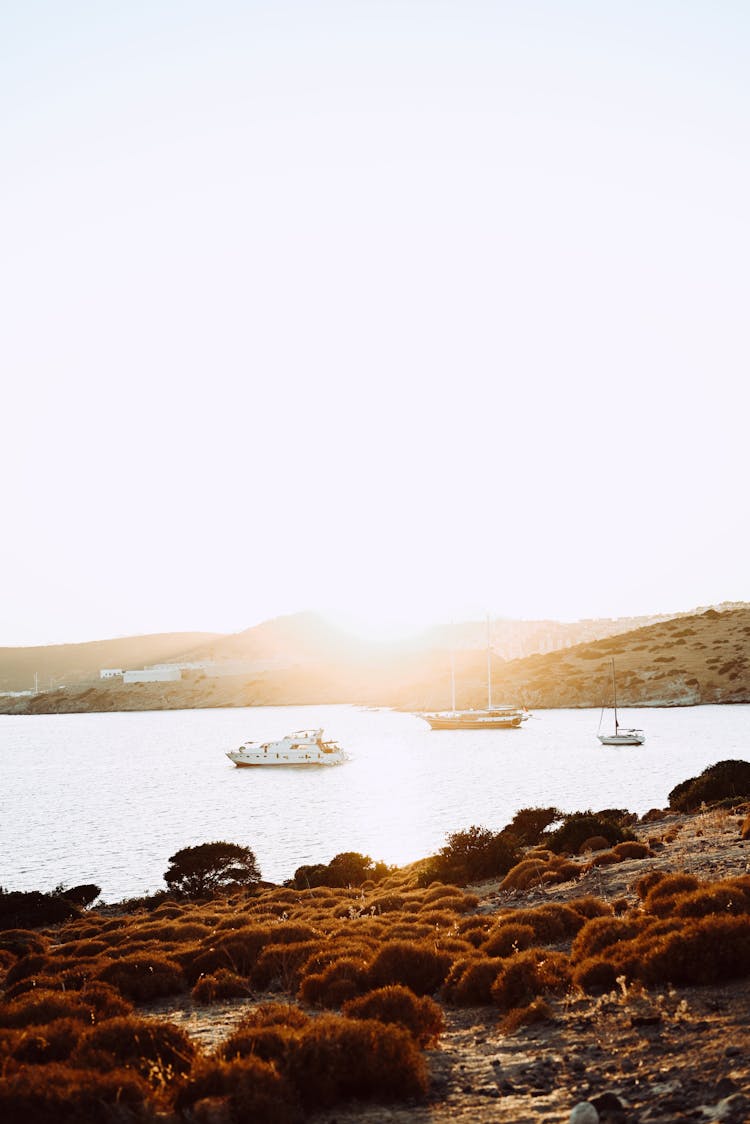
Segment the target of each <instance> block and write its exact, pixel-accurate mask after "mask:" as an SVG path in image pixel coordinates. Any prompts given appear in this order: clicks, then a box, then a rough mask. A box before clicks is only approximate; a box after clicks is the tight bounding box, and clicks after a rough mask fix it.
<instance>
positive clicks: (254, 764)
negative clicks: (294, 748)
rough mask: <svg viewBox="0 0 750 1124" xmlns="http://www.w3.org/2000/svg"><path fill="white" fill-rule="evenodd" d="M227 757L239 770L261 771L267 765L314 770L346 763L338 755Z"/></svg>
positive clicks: (239, 755) (233, 753)
mask: <svg viewBox="0 0 750 1124" xmlns="http://www.w3.org/2000/svg"><path fill="white" fill-rule="evenodd" d="M227 757H228V758H229V760H230V761H233V762H234V764H235V765H236V766H237V767H238V768H240V769H253V768H261V769H262V768H264V767H268V766H269V765H282V766H286V767H290V766H291V767H292V768H296V769H299V768H314V767H315V766H319V765H322V766H323V767H324V768H325V767H329V768H330V767H331V766H332V765H343V763H344V761H346V758H345V757H343V756H340V755H338V754H336V755H332V756H331V758H330V759H329V758H319V757H303V758H297V757H289V756H284V755H280V756H271V755H268V756H262V757H251V756H249V755H243V754H241V753H235V752H230V753H227Z"/></svg>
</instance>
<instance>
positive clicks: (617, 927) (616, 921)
mask: <svg viewBox="0 0 750 1124" xmlns="http://www.w3.org/2000/svg"><path fill="white" fill-rule="evenodd" d="M643 927H644V926H643V924H642V922H641V921H639V920H635V919H633V920H625V919H624V918H617V917H594V918H592V919H591V920H590V921H587V922H586V924H585V925H584V927H583V928H582V929H581V931H580V933H578V935H577V936H576V937H575V939H574V941H573V944H572V947H571V950H570V956H571V959H572V960H573V961H575V962H579V961H581V960H586V959H588V957H590V956H596V955H597V954H598V953H600V952H601V951H602V949H604V948H607V947H608V946H610V945H613V944H617V942H618V941H628V940H631V939H632V938H633V937H636V936H637V935H638V933H639V932H640V931H641V929H642V928H643Z"/></svg>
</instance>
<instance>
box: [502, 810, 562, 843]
mask: <svg viewBox="0 0 750 1124" xmlns="http://www.w3.org/2000/svg"><path fill="white" fill-rule="evenodd" d="M560 819H562V812H561V811H560V810H559V809H558V808H521V809H520V811H518V812H516V814H515V816H514V817H513V819H512V820H511V821H510V823H509V824H508V826H507V828H506V829H505V830H506V831H508V832H509V833H510V834H512V835H514V836H515V837H516V839H518V841H519V842H520V843H523V844H524V845H525V846H530V845H532V844H534V843H538V842H539V841H540V839H541V838H542V835H543V833H544V830H545V828H548V827H549V825H550V824H552V823H555V821H556V820H560Z"/></svg>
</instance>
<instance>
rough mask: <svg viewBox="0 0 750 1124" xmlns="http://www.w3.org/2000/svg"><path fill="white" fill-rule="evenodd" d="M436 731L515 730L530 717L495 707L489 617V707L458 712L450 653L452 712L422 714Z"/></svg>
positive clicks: (513, 709)
mask: <svg viewBox="0 0 750 1124" xmlns="http://www.w3.org/2000/svg"><path fill="white" fill-rule="evenodd" d="M419 717H420V718H424V720H425V722H429V724H430V727H431V729H433V730H516V729H518V727H519V726H520V725H521V723H523V722H525V721H526V720H527V718H530V717H531V715H530V714H529V712H528V710H527V709H526V707H525V706H524V707H523V708H519V707H517V706H495V705H493V702H492V649H491V646H490V621H489V617H488V618H487V707H486V709H484V710H456V668H455V660H454V658H453V655H452V654H451V709H450V710H440V711H433V712H431V713H423V714H420V715H419Z"/></svg>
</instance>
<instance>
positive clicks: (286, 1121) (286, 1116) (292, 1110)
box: [175, 1056, 299, 1124]
mask: <svg viewBox="0 0 750 1124" xmlns="http://www.w3.org/2000/svg"><path fill="white" fill-rule="evenodd" d="M208 1098H212V1099H213V1098H221V1099H222V1100H224V1102H225V1103H226V1104H227V1105H228V1107H229V1109H230V1113H229V1119H230V1120H236V1121H240V1120H246V1121H252V1122H253V1124H296V1121H297V1120H298V1119H299V1111H298V1108H297V1103H296V1098H295V1096H294V1093H293V1091H292V1090H291V1088H290V1087H289V1084H288V1082H287V1081H286V1079H285V1078H284V1077H283V1076H282V1075H281V1074H279V1073H278V1072H277V1070H276V1069H275V1067H274V1066H272V1065H269V1063H268V1062H264V1061H262V1060H261V1059H260V1058H256V1057H252V1056H250V1057H245V1058H236V1059H234V1060H233V1061H231V1062H225V1061H221V1060H220V1059H216V1058H212V1059H205V1060H200V1061H199V1062H198V1063H197V1064H196V1065H195V1067H194V1068H193V1070H192V1072H191V1074H190V1076H189V1078H188V1079H187V1081H186V1082H185V1083H184V1084H183V1085H182V1086H181V1087H180V1088H179V1090H178V1092H177V1096H176V1098H175V1108H176V1109H177V1111H178V1112H179V1113H180V1114H181V1115H182V1116H184V1117H185V1118H192V1117H194V1115H195V1113H194V1112H193V1111H191V1110H192V1109H193V1106H194V1105H196V1104H197V1102H198V1101H202V1100H207V1099H208ZM226 1117H227V1113H224V1116H223V1118H224V1119H226ZM218 1118H219V1119H222V1115H221V1114H219V1116H218Z"/></svg>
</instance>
